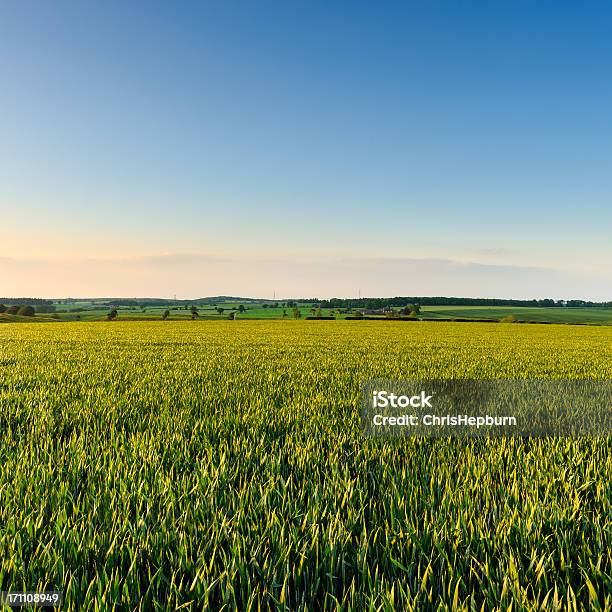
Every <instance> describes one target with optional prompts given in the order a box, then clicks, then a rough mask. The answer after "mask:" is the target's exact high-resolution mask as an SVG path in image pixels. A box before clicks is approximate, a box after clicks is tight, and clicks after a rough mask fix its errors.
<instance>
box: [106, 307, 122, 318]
mask: <svg viewBox="0 0 612 612" xmlns="http://www.w3.org/2000/svg"><path fill="white" fill-rule="evenodd" d="M118 316H119V313H118V312H117V309H116V308H113V309H112V310H111V311H110V312H109V313H108V314H107V315H106V318H107V319H108V320H109V321H114V320H115V319H116V318H117V317H118Z"/></svg>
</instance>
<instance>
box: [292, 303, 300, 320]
mask: <svg viewBox="0 0 612 612" xmlns="http://www.w3.org/2000/svg"><path fill="white" fill-rule="evenodd" d="M301 317H302V312H301V311H300V309H299V308H298V307H297V306H295V307H294V308H293V318H294V319H300V318H301Z"/></svg>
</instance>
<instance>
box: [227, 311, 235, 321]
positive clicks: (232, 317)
mask: <svg viewBox="0 0 612 612" xmlns="http://www.w3.org/2000/svg"><path fill="white" fill-rule="evenodd" d="M227 318H228V319H229V320H230V321H233V320H234V319H235V318H236V313H235V312H234V311H232V312H230V313H229V314H228V315H227Z"/></svg>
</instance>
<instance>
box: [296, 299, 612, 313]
mask: <svg viewBox="0 0 612 612" xmlns="http://www.w3.org/2000/svg"><path fill="white" fill-rule="evenodd" d="M300 302H317V303H318V304H319V305H320V306H321V307H322V308H364V309H368V310H374V309H379V308H385V307H403V306H409V305H410V304H421V305H422V306H539V307H543V308H551V307H555V308H579V307H583V308H585V307H589V308H591V307H600V308H611V307H612V302H590V301H588V300H553V299H550V298H546V299H540V300H507V299H502V298H460V297H415V296H413V297H401V296H398V297H392V298H360V299H345V298H332V299H330V300H316V299H315V300H311V299H309V300H300Z"/></svg>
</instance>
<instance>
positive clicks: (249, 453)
mask: <svg viewBox="0 0 612 612" xmlns="http://www.w3.org/2000/svg"><path fill="white" fill-rule="evenodd" d="M413 375H414V376H429V377H450V378H473V377H476V378H490V377H493V378H510V377H520V378H527V377H544V378H547V377H552V378H558V377H569V378H583V377H586V378H610V377H611V375H612V330H611V329H609V328H606V327H568V326H516V325H498V324H486V323H485V324H480V323H474V324H471V325H462V324H460V323H458V324H453V323H423V324H419V325H400V326H387V325H380V324H379V323H376V322H367V321H365V322H360V321H356V322H350V321H346V322H342V323H338V322H321V323H317V324H314V325H312V324H309V323H308V322H301V321H287V322H272V321H243V322H241V323H240V324H235V323H233V322H229V321H218V322H215V321H197V322H192V321H189V322H180V321H176V322H162V321H152V322H138V323H132V322H121V321H116V322H113V323H109V324H103V325H101V324H93V323H74V324H73V325H35V324H22V325H15V326H11V325H6V326H0V436H1V437H0V589H1V590H8V589H25V588H28V589H39V590H42V589H45V588H46V589H50V588H52V587H55V588H59V589H63V590H64V591H65V594H66V604H65V608H66V609H68V610H109V609H112V608H113V607H115V606H120V607H121V609H126V610H133V609H134V610H135V609H139V610H140V609H141V610H167V609H177V608H179V607H180V606H183V608H182V609H192V610H201V609H205V608H215V609H219V608H223V607H225V608H227V609H240V610H255V609H258V608H260V607H263V608H270V607H272V608H289V609H332V608H333V609H337V608H338V607H339V608H341V609H354V610H362V609H381V608H382V609H385V608H386V609H391V608H396V609H405V610H410V609H415V610H423V609H441V610H450V609H466V610H467V609H470V610H480V609H486V610H493V609H495V610H497V609H500V610H501V609H503V610H506V609H509V606H510V605H512V606H513V608H512V609H514V610H517V609H525V610H536V609H541V608H545V609H561V608H563V609H566V608H572V609H576V608H578V609H586V608H591V609H602V610H603V609H609V608H610V607H611V606H612V596H611V595H610V593H611V592H612V589H611V586H612V582H611V552H610V551H611V550H612V541H611V535H612V533H611V530H612V523H611V520H612V519H611V517H612V512H611V485H610V482H611V478H610V476H611V474H612V459H611V455H610V450H611V442H610V438H609V437H604V438H597V439H534V440H521V439H513V438H505V439H482V440H456V439H442V440H429V439H408V440H403V441H399V442H398V441H389V440H386V441H385V440H372V439H364V438H363V437H362V435H361V433H360V431H359V426H358V422H359V419H358V409H357V406H358V397H359V388H360V387H359V386H360V381H361V380H362V379H364V378H370V377H372V378H374V377H380V378H402V377H408V376H413Z"/></svg>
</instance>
